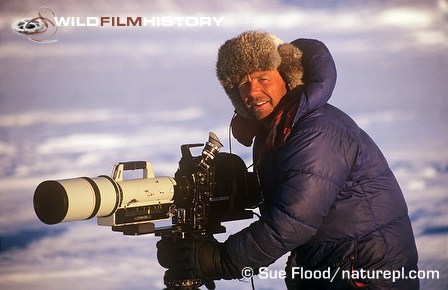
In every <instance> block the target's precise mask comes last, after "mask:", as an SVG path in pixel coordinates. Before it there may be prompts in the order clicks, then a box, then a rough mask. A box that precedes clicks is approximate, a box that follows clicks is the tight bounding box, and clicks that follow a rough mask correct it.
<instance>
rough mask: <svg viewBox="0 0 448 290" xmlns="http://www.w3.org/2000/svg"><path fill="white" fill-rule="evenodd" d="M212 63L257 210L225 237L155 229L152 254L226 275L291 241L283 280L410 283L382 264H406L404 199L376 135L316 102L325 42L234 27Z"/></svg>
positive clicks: (322, 82)
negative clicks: (175, 235) (245, 150)
mask: <svg viewBox="0 0 448 290" xmlns="http://www.w3.org/2000/svg"><path fill="white" fill-rule="evenodd" d="M216 71H217V76H218V79H219V80H220V82H221V84H222V85H223V87H224V90H225V92H226V93H227V95H228V96H229V98H230V100H231V101H232V104H233V105H234V107H235V111H236V115H235V117H234V119H233V120H232V132H233V134H234V136H235V137H236V138H237V140H238V141H240V142H241V143H242V144H244V145H246V146H251V145H252V143H253V153H254V155H253V159H254V164H255V169H256V171H257V173H258V175H259V178H260V185H261V188H262V192H263V196H264V202H263V204H262V205H261V206H260V212H261V218H260V219H259V220H258V221H256V222H254V223H252V224H251V225H250V226H249V227H247V228H245V229H243V230H242V231H240V232H238V233H236V234H234V235H232V236H230V237H229V238H228V239H227V241H225V242H224V243H218V242H216V241H196V242H184V243H182V242H177V243H172V242H168V241H162V242H160V243H159V244H158V248H159V252H158V257H159V262H160V264H161V265H162V266H165V267H167V268H172V267H178V268H180V269H183V270H191V271H193V272H194V273H195V275H196V276H197V277H200V278H203V279H205V280H209V279H234V278H239V277H241V272H240V271H241V270H242V269H243V268H244V267H251V268H253V269H257V268H259V267H262V266H266V265H269V264H270V263H272V262H274V261H275V260H276V259H278V258H280V257H281V256H283V255H284V254H285V253H288V252H290V256H289V259H288V263H287V267H286V272H287V278H286V284H287V288H288V289H358V288H364V289H403V290H404V289H406V290H411V289H418V288H419V281H418V280H417V279H406V278H407V277H397V278H396V279H395V278H394V279H392V278H391V276H390V275H389V274H391V273H392V272H393V271H396V272H395V273H398V271H399V272H400V273H405V275H407V276H409V271H412V270H417V251H416V247H415V241H414V236H413V233H412V228H411V223H410V220H409V216H408V213H407V207H406V203H405V200H404V198H403V195H402V192H401V190H400V187H399V185H398V183H397V181H396V179H395V177H394V175H393V173H392V172H391V170H390V168H389V166H388V164H387V162H386V160H385V158H384V156H383V155H382V153H381V152H380V150H379V149H378V148H377V146H376V145H375V143H374V142H373V141H372V140H371V139H370V137H369V136H368V135H367V134H366V133H365V132H364V131H362V130H361V129H360V128H359V127H358V126H357V125H356V124H355V122H354V121H353V120H352V119H351V118H350V117H348V116H347V115H346V114H345V113H343V112H342V111H340V110H339V109H337V108H335V107H334V106H332V105H330V104H328V103H327V101H328V100H329V98H330V96H331V93H332V91H333V88H334V85H335V83H336V69H335V65H334V62H333V59H332V57H331V54H330V52H329V51H328V49H327V48H326V47H325V45H324V44H322V43H321V42H319V41H316V40H309V39H298V40H295V41H294V42H292V43H291V44H288V43H283V42H282V41H281V40H279V39H278V38H277V37H275V36H273V35H271V34H269V33H264V32H251V31H250V32H245V33H243V34H241V35H239V36H237V37H236V38H233V39H230V40H228V41H226V42H225V43H224V44H223V45H222V46H221V48H220V49H219V53H218V61H217V70H216ZM299 267H300V268H299ZM297 269H302V270H303V271H313V272H314V273H316V275H318V274H317V273H320V275H323V273H324V271H327V272H329V273H330V274H331V277H330V278H321V279H312V277H309V276H308V277H302V276H301V275H300V272H299V271H297ZM316 271H317V272H316ZM302 273H303V272H302ZM308 273H310V272H308ZM349 274H351V275H349ZM388 275H389V276H388Z"/></svg>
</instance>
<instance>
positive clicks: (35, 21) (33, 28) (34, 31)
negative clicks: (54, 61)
mask: <svg viewBox="0 0 448 290" xmlns="http://www.w3.org/2000/svg"><path fill="white" fill-rule="evenodd" d="M44 11H46V14H49V13H51V15H52V17H55V16H56V15H55V13H54V12H53V10H51V9H50V8H48V7H46V6H42V7H40V8H39V9H38V10H37V15H38V16H37V17H34V18H23V19H19V20H16V21H15V22H14V23H13V24H12V25H11V28H12V30H13V31H14V32H16V33H19V34H23V35H26V37H28V39H29V40H31V41H33V42H37V43H54V42H56V41H57V39H52V38H53V36H54V35H55V34H56V32H57V31H58V27H57V26H56V25H55V24H54V23H53V21H51V20H50V19H49V18H48V17H45V16H43V12H44ZM48 12H49V13H48ZM50 17H51V16H50ZM50 25H51V26H50Z"/></svg>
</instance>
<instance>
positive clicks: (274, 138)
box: [265, 94, 300, 151]
mask: <svg viewBox="0 0 448 290" xmlns="http://www.w3.org/2000/svg"><path fill="white" fill-rule="evenodd" d="M299 103H300V97H297V96H296V95H293V94H287V95H285V96H284V97H283V98H282V99H281V101H280V103H279V104H278V105H277V107H276V108H275V110H274V112H273V113H272V114H273V116H272V121H271V125H270V127H269V128H270V130H269V133H268V136H267V137H266V142H265V146H266V147H267V149H268V150H267V151H272V150H276V149H278V148H280V147H282V146H283V145H285V143H286V140H287V139H288V137H289V135H290V134H291V130H292V127H293V125H294V119H295V117H296V114H297V110H298V109H299Z"/></svg>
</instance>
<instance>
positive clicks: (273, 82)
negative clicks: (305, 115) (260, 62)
mask: <svg viewBox="0 0 448 290" xmlns="http://www.w3.org/2000/svg"><path fill="white" fill-rule="evenodd" d="M238 87H239V92H240V97H241V99H242V100H243V103H244V105H245V106H246V108H247V109H248V110H249V111H250V112H251V113H252V114H253V115H254V116H255V118H256V119H257V120H260V121H261V120H263V119H265V118H266V117H267V116H269V114H271V113H272V111H274V109H275V107H276V106H277V105H278V103H279V102H280V100H281V99H282V98H283V96H284V95H285V94H286V92H287V90H286V84H285V81H284V80H283V78H282V77H281V76H280V73H279V72H278V71H277V70H268V71H259V72H253V73H251V74H249V75H247V76H245V77H244V78H243V79H242V80H241V82H240V83H239V84H238Z"/></svg>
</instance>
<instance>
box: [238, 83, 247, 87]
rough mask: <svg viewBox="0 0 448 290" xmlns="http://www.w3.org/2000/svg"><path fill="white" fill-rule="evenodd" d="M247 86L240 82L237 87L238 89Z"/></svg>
mask: <svg viewBox="0 0 448 290" xmlns="http://www.w3.org/2000/svg"><path fill="white" fill-rule="evenodd" d="M246 85H247V82H242V83H240V84H239V85H238V87H239V88H243V87H245V86H246Z"/></svg>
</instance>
